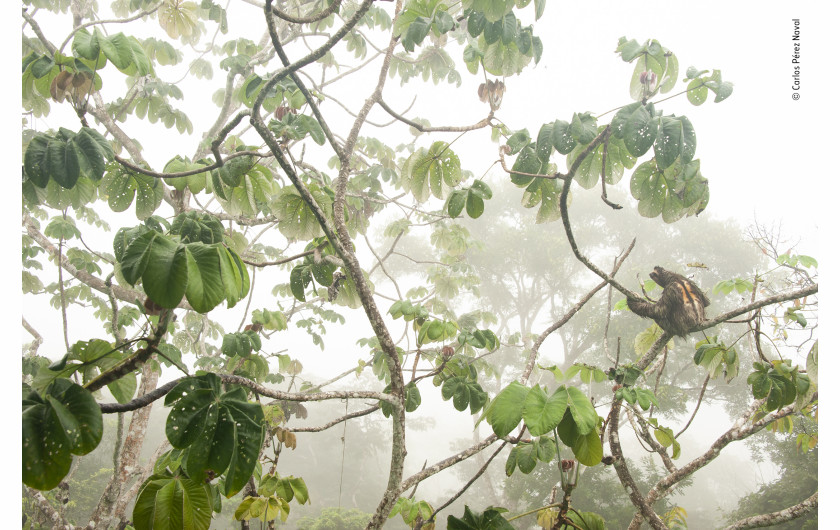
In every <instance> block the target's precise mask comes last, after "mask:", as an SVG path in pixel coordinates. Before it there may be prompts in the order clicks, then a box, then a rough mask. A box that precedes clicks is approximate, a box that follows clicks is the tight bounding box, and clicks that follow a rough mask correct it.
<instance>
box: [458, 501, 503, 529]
mask: <svg viewBox="0 0 840 530" xmlns="http://www.w3.org/2000/svg"><path fill="white" fill-rule="evenodd" d="M507 511H508V510H506V509H505V508H498V507H493V506H489V507H487V508H486V509H485V510H484V511H483V512H481V513H476V512H474V511H472V510H470V507H469V506H464V515H463V516H461V517H460V518H459V517H455V516H454V515H450V516H449V517H447V518H446V528H447V529H448V530H513V528H514V527H513V525H511V524H510V523H509V522H507V520H505V518H504V516H503V515H502V514H503V513H505V512H507Z"/></svg>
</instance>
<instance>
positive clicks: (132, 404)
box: [88, 374, 397, 417]
mask: <svg viewBox="0 0 840 530" xmlns="http://www.w3.org/2000/svg"><path fill="white" fill-rule="evenodd" d="M217 375H218V376H219V378H221V380H222V382H224V383H232V384H236V385H240V386H244V387H246V388H249V389H251V390H253V391H254V392H256V393H257V394H259V395H261V396H265V397H269V398H273V399H279V400H282V401H296V402H303V401H326V400H329V399H375V400H377V401H387V402H389V403H391V404H392V405H396V404H397V402H396V399H395V398H394V396H392V395H391V394H383V393H381V392H373V391H368V390H338V391H333V392H315V393H311V394H306V393H296V392H282V391H280V390H272V389H270V388H266V387H264V386H262V385H261V384H259V383H257V382H256V381H251V380H250V379H246V378H244V377H241V376H238V375H228V374H217ZM184 379H186V377H179V378H178V379H175V380H173V381H170V382H169V383H167V384H165V385H163V386H161V387H159V388H156V389H154V390H152V391H151V392H149V393H147V394H143V395H142V396H140V397H137V398H134V399H132V400H131V401H129V402H128V403H102V404H100V405H99V408H100V409H101V410H102V412H103V413H106V414H110V413H114V412H130V411H132V410H137V409H142V408H143V407H146V406H148V405H150V404H152V403H153V402H155V401H157V400H158V399H160V398H162V397H163V396H165V395H166V394H168V393H169V391H170V390H172V388H174V387H175V385H177V384H178V383H180V382H181V381H182V380H184ZM88 390H90V388H88ZM377 408H378V407H377ZM354 414H355V413H354ZM358 415H359V416H361V415H362V414H358ZM350 417H355V416H350Z"/></svg>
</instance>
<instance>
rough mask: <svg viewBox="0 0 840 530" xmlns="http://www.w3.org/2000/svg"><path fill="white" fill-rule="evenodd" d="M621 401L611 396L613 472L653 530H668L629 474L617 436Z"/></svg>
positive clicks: (610, 430)
mask: <svg viewBox="0 0 840 530" xmlns="http://www.w3.org/2000/svg"><path fill="white" fill-rule="evenodd" d="M621 403H622V402H621V400H620V399H618V398H617V397H613V402H612V408H611V410H610V416H609V418H610V423H609V436H608V438H609V443H610V451H611V453H612V456H613V458H614V459H615V460H614V462H613V465H614V467H615V472H616V474H617V475H618V479H619V480H620V481H621V485H622V486H624V490H625V491H626V492H627V494H628V495H629V496H630V501H631V502H632V503H633V505H634V506H635V507H636V509H638V510H639V511H640V512H641V513H642V515H643V516H644V518H645V519H647V522H648V523H649V524H650V526H651V527H652V528H654V529H655V530H668V527H667V526H665V523H663V522H662V520H661V519H660V518H659V516H658V515H656V512H654V511H653V508H651V504H653V503H652V501H650V500H649V499H644V498H643V497H642V494H641V492H639V487H638V486H637V485H636V481H635V480H633V476H632V475H631V474H630V469H629V468H628V467H627V461H626V460H625V459H624V453H623V452H622V450H621V440H620V439H619V437H618V417H619V415H620V414H621Z"/></svg>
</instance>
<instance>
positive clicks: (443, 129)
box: [376, 94, 493, 133]
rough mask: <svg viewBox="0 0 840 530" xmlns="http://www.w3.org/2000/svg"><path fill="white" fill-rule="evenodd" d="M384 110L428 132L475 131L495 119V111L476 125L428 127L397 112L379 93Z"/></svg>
mask: <svg viewBox="0 0 840 530" xmlns="http://www.w3.org/2000/svg"><path fill="white" fill-rule="evenodd" d="M376 102H377V103H378V104H379V106H380V107H382V110H384V111H385V112H387V113H388V114H390V115H391V116H393V117H394V118H395V119H396V120H398V121H401V122H403V123H405V124H406V125H410V126H411V127H414V128H415V129H417V130H418V131H420V132H424V133H428V132H468V131H475V130H478V129H481V128H483V127H487V126H488V125H490V123H491V121H492V120H493V113H492V112H491V113H490V114H489V115H488V116H487V117H486V118H484V119H483V120H481V121H479V122H476V123H475V124H474V125H466V126H463V127H426V126H425V125H422V124H420V123H417V122H415V121H411V120H409V119H408V118H405V117H403V116H402V115H401V114H399V113H397V111H395V110H394V109H392V108H391V107H389V106H388V105H387V104H386V103H385V101H383V99H382V95H381V94H380V95H379V99H377V100H376Z"/></svg>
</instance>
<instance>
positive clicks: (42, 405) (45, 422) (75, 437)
mask: <svg viewBox="0 0 840 530" xmlns="http://www.w3.org/2000/svg"><path fill="white" fill-rule="evenodd" d="M22 420H23V422H22V429H21V430H22V435H23V442H22V451H21V457H22V467H23V483H24V484H26V485H27V486H30V487H32V488H35V489H39V490H49V489H52V488H54V487H56V486H57V485H58V483H59V482H61V480H62V479H63V478H64V477H65V475H67V472H68V471H70V465H71V463H72V460H73V457H72V456H71V455H73V454H75V455H85V454H87V453H89V452H91V451H93V450H94V449H95V448H96V446H98V445H99V441H100V440H101V439H102V412H101V411H100V409H99V405H98V404H97V403H96V401H95V400H94V399H93V396H91V394H90V393H89V392H88V391H87V390H85V389H83V388H82V387H80V386H79V385H77V384H75V383H73V382H72V381H70V380H69V379H58V380H56V381H55V382H54V383H53V384H52V385H50V387H49V388H48V389H47V391H46V393H45V395H44V396H41V395H39V394H38V393H37V392H31V393H30V394H29V396H27V397H26V398H25V399H24V400H23V418H22Z"/></svg>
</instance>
